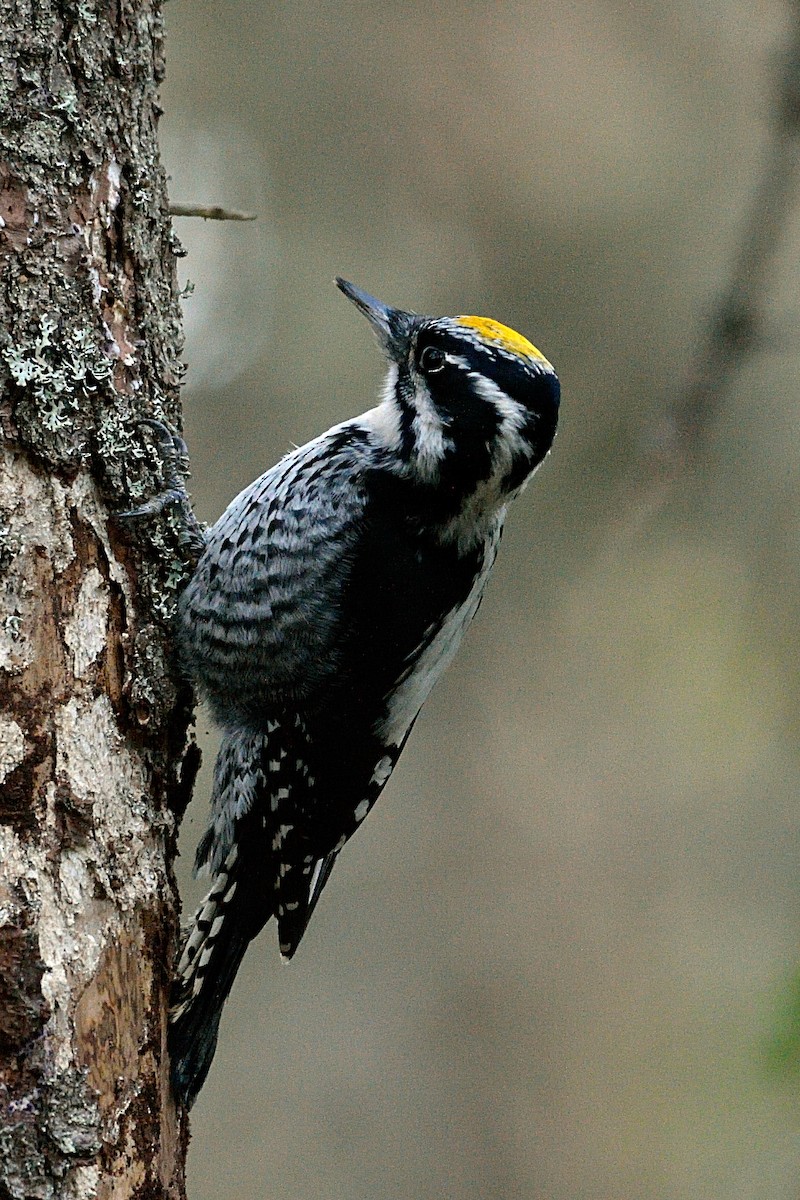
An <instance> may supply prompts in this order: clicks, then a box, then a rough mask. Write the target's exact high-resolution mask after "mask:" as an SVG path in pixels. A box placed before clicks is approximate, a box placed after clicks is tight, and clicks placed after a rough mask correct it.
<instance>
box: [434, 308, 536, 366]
mask: <svg viewBox="0 0 800 1200" xmlns="http://www.w3.org/2000/svg"><path fill="white" fill-rule="evenodd" d="M456 320H457V321H458V322H459V324H461V325H466V326H467V328H468V329H474V330H475V332H476V333H477V334H479V336H480V337H482V338H484V340H485V341H487V342H496V343H497V345H498V347H499V348H500V349H501V350H505V351H506V352H507V353H508V354H517V355H519V356H520V357H521V358H534V359H536V360H537V361H538V362H543V363H547V365H548V367H549V366H550V363H549V362H548V361H547V359H546V358H545V356H544V355H543V354H542V352H541V350H537V349H536V347H535V346H534V345H533V343H532V342H529V341H528V339H527V338H524V337H523V336H522V334H521V333H516V332H515V331H514V330H513V329H509V327H508V326H507V325H501V324H500V322H499V321H493V320H492V318H491V317H456Z"/></svg>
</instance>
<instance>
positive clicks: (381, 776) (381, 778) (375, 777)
mask: <svg viewBox="0 0 800 1200" xmlns="http://www.w3.org/2000/svg"><path fill="white" fill-rule="evenodd" d="M391 773H392V760H391V758H390V757H389V755H388V754H384V756H383V758H382V759H381V760H380V762H379V763H378V765H377V766H376V768H375V770H374V771H373V772H372V783H374V784H376V785H377V787H383V785H384V784H385V783H386V780H387V779H388V778H389V776H390V775H391Z"/></svg>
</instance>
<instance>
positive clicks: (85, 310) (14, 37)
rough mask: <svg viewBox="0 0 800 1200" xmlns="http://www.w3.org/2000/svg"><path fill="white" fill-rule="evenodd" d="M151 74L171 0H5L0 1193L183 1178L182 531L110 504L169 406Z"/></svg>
mask: <svg viewBox="0 0 800 1200" xmlns="http://www.w3.org/2000/svg"><path fill="white" fill-rule="evenodd" d="M162 74H163V30H162V22H161V12H160V5H159V4H158V3H156V2H155V0H141V2H136V0H109V2H107V3H100V0H77V2H67V0H40V2H38V3H36V4H34V3H25V2H23V0H0V108H1V109H2V113H3V121H2V125H1V126H0V252H1V253H2V275H1V276H0V310H1V311H0V433H1V434H2V440H1V441H0V1197H6V1196H10V1197H15V1198H17V1197H45V1198H46V1197H51V1196H74V1197H89V1196H111V1195H113V1196H115V1197H117V1196H119V1197H122V1196H129V1195H130V1196H133V1195H136V1196H141V1197H144V1196H148V1197H149V1196H152V1197H156V1196H180V1195H182V1191H183V1167H182V1163H183V1155H184V1151H185V1129H184V1127H183V1122H182V1117H181V1116H180V1114H176V1113H175V1111H174V1108H173V1107H172V1103H171V1100H170V1098H169V1092H168V1082H167V1069H166V1063H165V1049H164V1041H165V1003H166V991H167V986H168V977H169V967H170V962H171V951H172V936H173V933H174V927H175V922H176V912H175V893H174V881H173V879H172V874H171V867H170V863H171V856H172V853H173V852H174V833H175V817H176V811H177V810H178V809H179V808H180V806H181V804H182V797H183V794H184V790H185V778H184V779H182V777H181V772H180V766H179V763H180V758H181V752H182V749H183V746H184V741H185V734H186V726H187V720H188V704H187V699H188V697H187V696H186V695H185V694H183V692H182V690H181V688H180V685H179V684H178V683H176V681H175V678H174V671H173V669H172V664H171V660H170V652H169V619H170V616H171V612H172V607H173V603H174V598H175V596H176V594H177V590H178V588H179V586H180V582H181V569H180V551H179V547H178V543H177V538H176V537H175V536H174V534H173V532H172V530H171V528H170V526H169V523H168V522H164V521H159V522H158V523H157V524H156V526H155V528H153V527H148V530H147V541H146V543H145V542H144V541H143V542H142V544H141V547H140V546H138V545H137V542H136V540H135V538H134V537H133V536H132V535H131V533H130V532H129V531H127V530H126V529H124V528H123V527H122V525H121V524H120V523H119V522H118V521H117V520H115V518H114V516H113V513H114V511H115V510H117V509H120V508H124V507H129V506H130V504H131V503H132V502H133V503H135V502H136V500H137V499H139V498H140V497H141V496H142V495H143V494H144V493H145V492H146V491H147V490H148V488H149V487H151V486H152V479H153V473H154V471H157V463H156V462H155V458H154V455H153V453H152V451H151V450H150V449H148V445H147V440H146V438H145V437H144V436H143V432H142V430H141V429H140V428H137V427H136V424H135V422H136V421H137V419H139V418H141V417H142V416H144V415H155V416H158V417H161V418H165V419H167V420H169V421H171V422H172V423H174V424H178V423H179V401H178V389H179V384H180V380H181V375H182V365H181V362H180V351H181V339H180V317H179V309H178V299H177V290H176V284H175V271H174V260H175V256H176V254H177V253H178V252H179V247H178V246H177V244H176V242H175V240H174V235H173V233H172V230H171V227H170V222H169V217H168V212H167V202H166V189H165V181H164V175H163V171H162V169H161V166H160V163H159V159H158V146H157V137H156V134H157V118H158V113H159V109H158V85H159V82H160V80H161V77H162ZM185 773H186V770H185V769H184V775H185Z"/></svg>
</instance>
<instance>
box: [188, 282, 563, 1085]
mask: <svg viewBox="0 0 800 1200" xmlns="http://www.w3.org/2000/svg"><path fill="white" fill-rule="evenodd" d="M340 286H341V287H342V290H343V291H345V293H346V294H347V295H348V296H349V297H350V298H351V299H353V300H354V302H355V303H356V304H357V306H358V307H359V308H360V309H361V310H362V311H363V312H364V313H365V315H366V316H367V317H368V319H369V320H370V322H371V324H372V325H373V328H374V329H375V331H376V333H377V334H378V337H379V341H380V342H381V344H382V346H383V348H384V351H385V352H386V354H387V358H388V359H389V374H388V378H387V382H386V386H385V388H384V393H383V399H382V402H381V403H380V404H379V405H378V407H377V408H375V409H372V410H370V412H368V413H365V414H364V415H363V416H361V417H358V418H356V419H354V420H350V421H345V422H344V423H342V424H341V425H338V426H336V427H335V428H333V429H331V430H329V431H328V432H327V433H326V434H323V435H322V437H320V438H317V439H316V440H315V441H313V442H310V443H309V444H308V445H306V446H302V447H300V448H299V449H297V450H294V451H293V452H292V453H290V454H288V455H287V456H286V457H285V458H284V459H282V460H281V462H279V463H278V464H277V465H276V466H275V467H273V468H272V469H271V470H269V471H267V472H266V473H265V474H264V475H262V476H261V477H260V478H259V479H257V480H256V481H255V482H254V483H252V484H251V485H250V486H249V487H247V488H245V489H244V491H242V492H241V493H240V494H239V495H238V496H237V497H236V499H235V500H234V501H233V502H232V503H231V505H230V506H229V508H228V509H227V510H226V512H225V513H224V514H223V516H222V517H221V518H220V520H219V521H218V522H217V524H216V525H214V526H213V528H212V529H211V530H210V532H209V533H208V536H207V540H206V544H205V548H204V550H203V553H202V556H201V557H200V561H199V563H198V566H197V569H196V571H195V573H194V575H193V577H192V579H191V580H190V582H189V584H188V586H187V588H186V590H185V592H184V593H183V595H182V597H181V600H180V606H179V643H180V653H181V660H182V662H183V664H184V668H185V670H186V672H187V674H188V675H189V677H190V678H191V679H192V680H193V681H194V683H195V684H196V685H197V687H198V689H199V691H200V692H201V694H202V696H203V697H204V698H205V699H206V701H207V702H208V704H209V705H210V707H211V710H212V713H213V715H214V717H215V719H216V720H217V722H218V723H219V724H220V726H221V727H222V731H223V740H222V746H221V748H220V752H219V757H218V760H217V764H216V769H215V776H214V787H213V793H212V816H211V824H210V827H209V829H208V832H207V833H206V835H205V837H204V838H203V840H202V842H201V844H200V847H199V849H198V866H201V867H202V866H207V867H208V869H209V870H210V873H211V875H212V877H213V881H214V882H213V885H212V889H211V891H210V893H209V895H208V897H207V899H206V901H204V903H203V905H201V906H200V909H198V912H197V914H195V919H194V923H193V926H192V927H191V929H190V931H189V933H188V935H187V940H186V944H185V947H184V950H183V954H182V958H181V961H180V963H179V966H178V973H177V979H176V984H175V990H174V995H173V1004H172V1010H171V1021H172V1025H171V1049H172V1055H173V1081H174V1084H175V1088H176V1091H177V1092H178V1093H179V1094H180V1095H181V1096H182V1098H183V1099H184V1100H185V1101H186V1102H187V1103H191V1101H192V1100H193V1099H194V1096H195V1095H196V1093H197V1091H198V1090H199V1087H200V1086H201V1085H202V1082H203V1080H204V1078H205V1074H206V1072H207V1070H208V1066H209V1064H210V1061H211V1058H212V1056H213V1052H214V1047H215V1044H216V1036H217V1027H218V1023H219V1016H220V1012H221V1008H222V1004H223V1003H224V1000H225V997H226V996H227V994H228V991H229V989H230V986H231V984H232V982H233V978H234V976H235V973H236V970H237V969H238V966H239V963H240V961H241V958H242V956H243V954H244V951H245V949H246V946H247V944H248V942H249V941H250V939H251V938H252V937H254V936H255V934H256V933H257V932H258V931H259V930H260V929H261V928H262V927H263V925H264V923H265V922H266V921H267V920H268V919H269V918H270V917H271V916H275V917H276V918H277V923H278V935H279V942H280V948H281V952H282V953H283V954H284V955H285V956H286V957H291V955H292V954H294V952H295V950H296V949H297V946H298V944H299V942H300V940H301V938H302V936H303V933H304V932H305V929H306V927H307V924H308V920H309V918H310V916H311V913H312V911H313V909H314V907H315V905H316V903H317V901H318V899H319V896H320V894H321V892H322V889H323V887H324V885H325V883H326V881H327V879H328V877H329V875H330V872H331V869H332V867H333V865H334V862H335V861H336V857H337V855H338V854H339V852H340V851H341V849H342V847H343V846H344V844H345V843H346V841H347V840H348V838H349V837H350V836H351V835H352V834H353V833H354V832H355V830H356V829H357V828H358V826H359V824H360V823H361V822H362V821H363V819H364V817H365V816H366V814H367V813H368V812H369V809H370V808H371V807H372V805H373V804H374V803H375V801H376V799H377V798H378V796H379V795H380V793H381V791H382V789H383V787H384V786H385V784H386V782H387V780H388V778H389V776H390V775H391V772H392V770H393V768H394V765H395V763H396V762H397V759H398V757H399V754H400V752H401V750H402V747H403V745H404V743H405V741H406V739H407V737H408V735H409V733H410V730H411V728H412V726H413V724H414V721H415V720H416V717H417V714H418V713H419V710H420V708H421V706H422V704H423V703H424V701H425V699H426V698H427V696H428V694H429V692H430V690H431V688H432V687H433V685H434V683H435V681H436V679H437V678H438V677H439V676H440V675H441V673H442V671H443V670H444V668H445V667H446V666H447V664H448V663H449V662H450V660H451V659H452V657H453V655H454V654H455V652H456V650H457V648H458V645H459V643H460V641H461V637H462V635H463V633H464V631H465V629H466V628H467V626H468V625H469V623H470V621H471V620H472V617H473V616H474V614H475V612H476V611H477V608H478V606H479V604H480V602H481V598H482V595H483V591H484V587H485V584H486V581H487V579H488V576H489V573H490V571H491V567H492V564H493V562H494V559H495V555H496V553H497V546H498V543H499V539H500V535H501V531H502V526H503V521H504V518H505V512H506V506H507V504H508V501H509V500H510V499H511V498H512V497H513V496H514V495H515V494H516V493H517V492H518V491H519V490H520V489H521V487H522V486H523V485H524V483H525V482H526V480H527V479H528V477H529V476H530V474H531V473H532V472H533V470H534V469H535V468H536V466H537V465H538V464H539V463H540V462H541V461H542V459H543V458H544V456H545V455H546V453H547V451H548V450H549V448H550V444H551V442H552V439H553V435H554V433H555V426H556V418H557V407H558V382H557V379H556V376H555V373H554V372H553V369H552V367H551V366H550V364H549V363H547V361H546V360H545V359H544V358H543V357H542V356H541V355H540V354H539V352H538V351H536V350H535V349H534V347H532V346H531V345H530V343H528V342H527V341H525V339H523V338H521V337H520V336H519V335H518V334H514V333H513V332H512V331H510V330H506V329H505V327H504V326H499V325H496V323H494V322H489V321H486V320H485V319H483V318H443V319H437V320H430V319H426V318H421V317H417V316H415V315H413V314H410V313H405V312H401V311H400V310H396V309H389V308H387V307H386V306H384V305H380V304H379V303H378V302H377V301H375V300H373V299H372V298H371V297H368V296H366V295H365V294H364V293H361V292H359V291H358V290H357V289H355V288H353V287H352V285H349V284H343V283H340Z"/></svg>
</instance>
